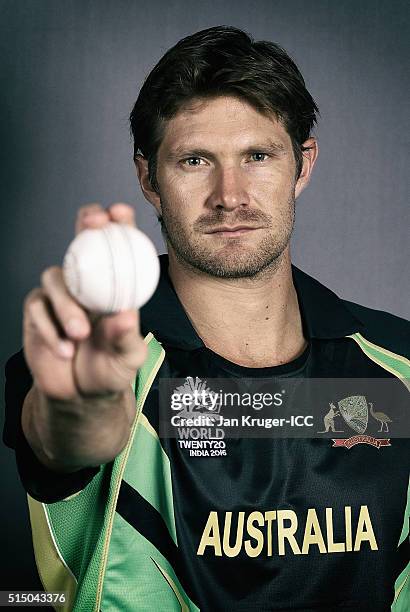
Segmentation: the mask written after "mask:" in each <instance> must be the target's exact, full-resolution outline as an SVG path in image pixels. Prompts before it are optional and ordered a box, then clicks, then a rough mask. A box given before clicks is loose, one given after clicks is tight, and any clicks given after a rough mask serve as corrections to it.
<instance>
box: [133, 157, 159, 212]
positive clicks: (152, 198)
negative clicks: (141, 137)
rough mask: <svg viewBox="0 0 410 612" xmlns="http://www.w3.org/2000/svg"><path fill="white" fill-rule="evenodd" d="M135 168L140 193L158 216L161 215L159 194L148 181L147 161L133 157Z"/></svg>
mask: <svg viewBox="0 0 410 612" xmlns="http://www.w3.org/2000/svg"><path fill="white" fill-rule="evenodd" d="M134 163H135V168H136V170H137V176H138V180H139V182H140V185H141V190H142V193H143V194H144V197H145V199H146V200H148V202H150V203H151V204H152V205H153V206H154V208H155V210H156V211H157V213H158V214H161V199H160V196H159V194H158V193H157V192H156V191H155V189H153V187H152V185H151V182H150V180H149V172H148V160H147V159H145V157H143V155H140V154H139V153H138V155H136V156H135V158H134Z"/></svg>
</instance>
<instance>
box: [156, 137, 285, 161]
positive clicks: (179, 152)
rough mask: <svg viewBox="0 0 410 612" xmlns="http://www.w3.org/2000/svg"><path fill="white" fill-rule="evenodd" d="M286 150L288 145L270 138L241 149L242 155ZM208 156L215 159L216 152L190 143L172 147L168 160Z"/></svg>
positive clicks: (274, 153)
mask: <svg viewBox="0 0 410 612" xmlns="http://www.w3.org/2000/svg"><path fill="white" fill-rule="evenodd" d="M285 151H286V147H285V146H284V145H283V144H282V143H280V142H274V141H272V140H269V141H267V142H264V143H255V144H252V145H249V146H248V147H246V148H245V149H242V150H241V151H240V155H246V154H250V153H256V152H260V153H268V154H270V155H281V154H283V153H284V152H285ZM190 156H191V157H207V158H208V159H215V154H214V153H212V151H209V150H208V149H202V148H198V147H190V146H189V145H180V146H178V147H175V148H174V149H171V151H170V152H169V153H168V155H167V156H166V159H167V160H173V159H175V158H178V157H190Z"/></svg>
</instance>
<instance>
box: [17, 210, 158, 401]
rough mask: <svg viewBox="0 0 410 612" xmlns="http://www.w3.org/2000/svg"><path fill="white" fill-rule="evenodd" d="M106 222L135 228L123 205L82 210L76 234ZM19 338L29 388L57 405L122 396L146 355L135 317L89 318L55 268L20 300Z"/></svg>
mask: <svg viewBox="0 0 410 612" xmlns="http://www.w3.org/2000/svg"><path fill="white" fill-rule="evenodd" d="M109 222H117V223H128V224H130V225H135V219H134V212H133V209H132V208H131V207H130V206H128V205H127V204H113V205H112V206H110V207H109V208H108V209H106V210H105V209H103V208H102V207H101V206H100V205H99V204H90V205H88V206H84V207H83V208H81V209H80V210H79V212H78V216H77V221H76V233H79V232H80V231H82V230H84V229H87V228H99V227H103V226H104V225H106V224H107V223H109ZM23 339H24V340H23V342H24V354H25V357H26V361H27V363H28V366H29V368H30V370H31V372H32V375H33V378H34V383H35V386H36V387H37V388H38V389H39V390H40V391H42V392H43V393H44V395H46V396H47V397H51V398H57V399H63V400H71V399H75V398H76V397H78V396H82V395H88V394H91V395H92V394H100V393H101V394H104V393H111V392H121V391H125V390H126V389H127V388H129V385H130V384H131V383H132V381H133V379H134V378H135V375H136V372H137V370H138V368H140V367H141V365H142V364H143V363H144V361H145V358H146V356H147V345H146V344H145V342H144V341H143V338H142V336H141V334H140V332H139V314H138V312H137V311H135V310H127V311H124V312H120V313H117V314H113V315H104V316H99V317H96V316H95V315H91V314H90V313H89V312H87V311H86V310H85V309H84V308H83V307H82V306H80V304H78V302H76V300H74V298H72V297H71V296H70V294H69V293H68V290H67V287H66V285H65V283H64V279H63V273H62V269H61V268H60V267H58V266H53V267H50V268H47V269H46V270H44V272H43V273H42V275H41V287H38V288H35V289H33V290H32V291H30V293H29V294H28V295H27V297H26V299H25V302H24V319H23Z"/></svg>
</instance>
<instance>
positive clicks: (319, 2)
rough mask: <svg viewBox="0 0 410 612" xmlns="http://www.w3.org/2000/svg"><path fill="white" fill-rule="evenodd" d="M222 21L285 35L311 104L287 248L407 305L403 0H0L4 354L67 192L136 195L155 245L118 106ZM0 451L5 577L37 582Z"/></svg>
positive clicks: (64, 217)
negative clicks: (309, 165) (306, 167)
mask: <svg viewBox="0 0 410 612" xmlns="http://www.w3.org/2000/svg"><path fill="white" fill-rule="evenodd" d="M219 24H230V25H235V26H238V27H241V28H244V29H246V30H247V31H249V32H250V33H251V34H253V35H254V36H255V37H256V38H258V39H269V40H274V41H276V42H279V43H280V44H282V45H283V46H284V47H285V48H286V49H287V50H288V51H289V53H290V54H291V55H292V56H293V57H294V58H295V60H296V62H297V63H298V65H299V67H300V68H301V70H302V73H303V74H304V76H305V79H306V81H307V85H308V87H309V89H310V90H311V92H312V94H313V96H314V98H315V99H316V101H317V103H318V105H319V107H320V109H321V121H320V124H319V127H318V129H317V132H316V133H317V136H318V138H319V144H320V156H319V161H318V164H317V166H316V170H315V173H314V177H313V180H312V182H311V185H310V187H309V188H308V190H307V191H305V193H304V194H303V195H302V196H301V198H300V199H299V201H298V205H297V227H296V233H295V236H294V239H293V257H294V262H295V263H296V264H297V265H299V266H300V267H301V268H302V269H304V270H305V271H307V272H308V273H310V274H312V275H313V276H315V277H317V278H318V279H319V280H321V281H322V282H323V283H325V284H327V285H328V286H330V287H331V288H332V289H333V290H335V291H336V292H337V293H339V294H341V295H343V296H344V297H346V298H347V299H351V300H353V301H356V302H359V303H363V304H366V305H368V306H371V307H374V308H377V309H382V310H388V311H390V312H393V313H395V314H398V315H401V316H405V317H408V314H409V304H408V298H409V285H408V276H407V274H406V260H407V259H408V255H409V248H408V230H409V212H408V206H407V197H406V193H407V189H406V188H407V181H408V175H409V172H408V160H407V153H408V148H406V146H408V143H407V142H406V132H407V131H408V125H407V122H406V119H407V117H408V111H409V109H408V106H407V105H408V100H409V91H408V83H407V82H406V75H407V73H408V41H409V39H410V37H409V22H408V9H407V2H405V1H404V0H403V1H401V0H384V1H381V0H361V1H360V2H357V0H338V1H337V2H336V1H333V2H332V1H330V0H329V1H325V0H310V1H306V0H303V1H302V0H277V1H275V0H270V1H269V0H264V1H258V0H256V1H255V2H254V3H253V2H250V1H249V0H225V2H216V1H209V0H208V2H187V1H186V0H183V1H182V0H173V1H172V2H170V1H169V2H166V1H160V0H150V2H141V1H138V0H134V1H133V0H112V1H105V0H104V1H103V0H99V1H91V0H88V1H83V0H78V1H68V0H64V1H62V0H18V1H16V0H14V1H11V0H7V1H4V0H3V1H0V28H1V30H0V58H1V73H0V91H1V94H2V96H1V100H0V117H1V149H0V150H1V153H0V154H1V160H2V162H1V166H0V172H1V180H0V191H1V203H2V204H1V212H2V225H1V231H2V242H1V248H2V260H3V266H4V275H3V296H2V298H3V299H2V300H1V309H2V319H1V320H2V322H3V325H2V342H1V347H0V349H1V353H2V361H3V362H4V361H5V359H6V357H7V356H8V355H10V354H11V353H13V352H15V351H16V350H18V348H19V347H20V345H21V331H20V329H21V319H22V316H21V306H22V300H23V298H24V295H25V294H26V293H27V292H28V291H29V290H30V289H31V288H32V287H33V286H35V285H37V284H38V280H39V275H40V272H41V270H42V269H44V268H45V267H47V266H49V265H51V264H55V263H58V264H59V263H61V259H62V256H63V253H64V251H65V248H66V246H67V245H68V243H69V241H70V239H71V238H72V236H73V224H74V219H75V214H76V209H77V208H78V207H79V206H80V205H82V204H84V203H87V202H95V201H99V202H102V203H103V204H104V205H108V204H109V203H111V202H113V201H125V202H129V203H132V204H134V205H135V207H136V209H137V214H138V222H139V225H140V227H141V228H142V229H143V230H144V231H146V232H147V233H148V234H149V235H150V236H151V237H153V239H154V241H155V243H156V244H157V246H158V247H159V249H160V250H161V251H162V252H163V251H164V249H163V245H162V242H161V237H160V232H159V229H158V227H157V223H156V219H155V216H154V214H153V212H152V210H151V208H150V207H149V205H148V204H147V203H145V201H144V199H143V197H142V196H141V193H140V191H139V187H138V186H137V183H136V178H135V174H134V168H133V164H132V160H131V157H132V148H131V144H130V138H129V133H128V122H127V118H128V114H129V111H130V109H131V107H132V105H133V102H134V101H135V98H136V96H137V92H138V89H139V87H140V85H141V83H142V80H143V78H144V76H145V75H146V74H147V72H148V71H149V69H150V68H151V67H153V65H154V64H155V62H156V61H157V60H158V59H159V58H160V56H161V55H162V54H163V53H164V51H165V50H166V49H167V48H168V47H169V46H171V45H173V44H174V43H175V42H176V41H177V40H178V39H180V38H182V37H183V36H185V35H187V34H190V33H192V32H194V31H196V30H199V29H203V28H205V27H209V26H212V25H219ZM1 461H2V464H1V466H2V467H1V473H2V477H3V483H2V490H3V492H4V494H3V497H2V503H1V513H2V517H1V523H0V524H1V542H0V550H2V551H4V550H6V551H7V554H6V557H4V558H3V561H4V565H5V567H4V569H3V570H2V572H1V574H0V575H1V578H2V581H3V583H4V584H3V585H2V588H18V587H19V588H21V589H23V588H26V589H27V588H30V587H33V588H34V587H35V586H38V583H37V582H36V576H35V572H34V570H33V559H32V553H31V545H30V535H29V529H28V518H27V512H26V505H25V497H24V492H23V491H22V488H21V486H20V485H19V483H18V480H17V474H16V469H15V466H14V460H13V455H12V453H11V451H9V450H7V449H5V448H4V447H1ZM12 551H15V552H12Z"/></svg>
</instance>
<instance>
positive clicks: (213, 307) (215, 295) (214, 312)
mask: <svg viewBox="0 0 410 612" xmlns="http://www.w3.org/2000/svg"><path fill="white" fill-rule="evenodd" d="M169 276H170V278H171V280H172V283H173V285H174V288H175V291H176V293H177V295H178V298H179V300H180V301H181V303H182V305H183V307H184V309H185V311H186V313H187V315H188V317H189V319H190V321H191V323H192V325H193V327H194V328H195V330H196V332H197V333H198V335H199V336H200V337H201V339H202V341H203V342H204V344H205V345H206V346H207V347H208V348H210V349H211V350H212V351H214V352H215V353H217V354H219V355H221V356H222V357H225V358H226V359H228V360H230V361H233V362H234V363H237V364H239V365H243V366H246V367H255V368H256V367H269V366H276V365H281V364H283V363H288V362H290V361H292V360H293V359H296V357H298V356H299V355H300V354H301V353H302V352H303V350H304V349H305V347H306V340H305V338H304V336H303V331H302V320H301V315H300V310H299V305H298V299H297V294H296V290H295V287H294V285H293V280H292V269H291V261H290V252H289V248H288V249H287V250H286V251H285V252H284V253H283V255H282V257H281V259H280V261H278V262H276V265H275V266H274V267H272V268H270V269H268V270H265V271H263V273H261V274H260V275H258V277H254V278H240V279H223V278H217V277H212V276H209V275H208V274H205V273H203V272H200V271H198V270H196V269H194V268H192V267H190V266H188V265H185V264H184V263H183V262H181V261H180V259H179V258H177V257H175V254H174V253H173V251H172V249H171V248H169Z"/></svg>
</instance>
